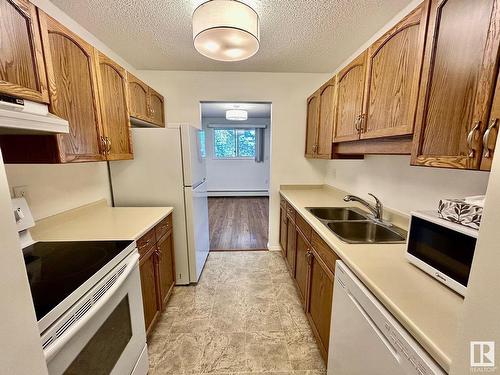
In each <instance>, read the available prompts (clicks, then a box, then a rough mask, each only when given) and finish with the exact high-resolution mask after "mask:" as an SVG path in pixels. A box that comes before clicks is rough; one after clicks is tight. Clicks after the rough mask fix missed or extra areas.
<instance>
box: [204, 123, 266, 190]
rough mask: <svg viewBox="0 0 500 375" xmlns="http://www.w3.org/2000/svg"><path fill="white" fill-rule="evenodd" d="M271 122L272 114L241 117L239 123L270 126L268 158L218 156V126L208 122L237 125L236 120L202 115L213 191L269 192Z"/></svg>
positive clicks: (209, 186) (210, 187)
mask: <svg viewBox="0 0 500 375" xmlns="http://www.w3.org/2000/svg"><path fill="white" fill-rule="evenodd" d="M270 122H271V119H270V118H249V119H248V120H247V121H238V125H239V124H242V125H243V124H253V125H266V126H267V127H266V129H265V130H264V140H263V141H264V160H263V161H262V162H259V163H256V162H255V160H254V159H216V158H215V155H214V138H213V137H214V135H213V134H214V129H213V128H209V127H208V125H227V124H229V125H234V121H228V120H226V119H225V118H217V117H203V118H202V124H203V129H204V130H205V138H206V148H207V158H206V163H207V182H208V192H209V195H221V194H224V193H220V192H233V193H231V194H230V195H241V194H243V193H244V192H249V193H248V195H251V194H260V195H262V194H267V193H268V190H269V170H270V151H271V147H270V146H271V145H270V139H271V128H270ZM215 192H217V193H215ZM234 192H236V193H234ZM252 192H253V193H252ZM226 194H227V193H226ZM245 195H247V194H245Z"/></svg>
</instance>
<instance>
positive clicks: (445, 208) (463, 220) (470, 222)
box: [438, 199, 483, 229]
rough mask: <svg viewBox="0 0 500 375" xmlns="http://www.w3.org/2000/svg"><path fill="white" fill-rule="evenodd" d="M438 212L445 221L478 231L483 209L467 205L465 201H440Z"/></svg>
mask: <svg viewBox="0 0 500 375" xmlns="http://www.w3.org/2000/svg"><path fill="white" fill-rule="evenodd" d="M438 212H439V215H440V216H441V217H442V218H443V219H445V220H449V221H451V222H453V223H457V224H462V225H465V226H467V227H470V228H474V229H479V225H480V224H481V217H482V215H483V207H481V206H477V205H473V204H470V203H467V202H465V199H442V200H440V201H439V209H438Z"/></svg>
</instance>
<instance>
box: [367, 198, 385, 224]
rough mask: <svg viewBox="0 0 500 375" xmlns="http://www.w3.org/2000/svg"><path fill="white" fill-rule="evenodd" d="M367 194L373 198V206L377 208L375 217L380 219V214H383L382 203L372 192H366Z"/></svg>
mask: <svg viewBox="0 0 500 375" xmlns="http://www.w3.org/2000/svg"><path fill="white" fill-rule="evenodd" d="M368 195H370V196H371V197H372V198H373V199H375V208H376V210H377V219H379V220H382V215H383V212H384V205H383V204H382V202H381V201H380V199H378V198H377V197H376V196H375V195H373V194H372V193H368Z"/></svg>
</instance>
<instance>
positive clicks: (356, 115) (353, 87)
mask: <svg viewBox="0 0 500 375" xmlns="http://www.w3.org/2000/svg"><path fill="white" fill-rule="evenodd" d="M366 55H367V54H366V52H363V53H362V54H361V55H360V56H358V57H357V58H356V59H354V61H352V62H351V63H350V64H349V65H347V66H346V67H345V68H344V69H342V70H341V71H340V72H339V73H338V74H337V95H336V111H335V128H334V132H333V142H343V141H354V140H357V139H358V138H359V131H360V125H361V116H362V113H363V93H364V82H365V73H366Z"/></svg>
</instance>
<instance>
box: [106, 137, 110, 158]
mask: <svg viewBox="0 0 500 375" xmlns="http://www.w3.org/2000/svg"><path fill="white" fill-rule="evenodd" d="M106 142H107V144H108V150H107V151H108V154H109V153H110V152H111V139H109V138H108V137H106Z"/></svg>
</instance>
